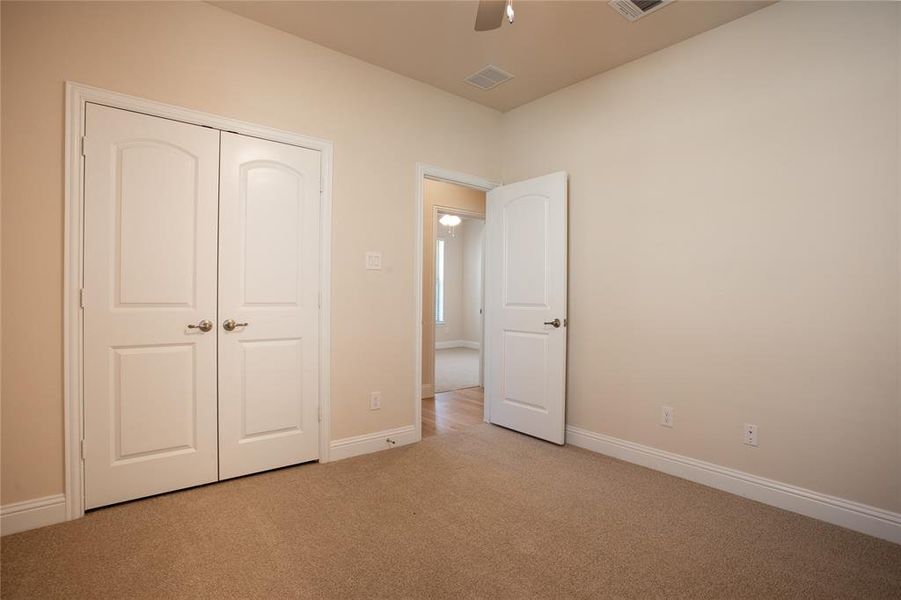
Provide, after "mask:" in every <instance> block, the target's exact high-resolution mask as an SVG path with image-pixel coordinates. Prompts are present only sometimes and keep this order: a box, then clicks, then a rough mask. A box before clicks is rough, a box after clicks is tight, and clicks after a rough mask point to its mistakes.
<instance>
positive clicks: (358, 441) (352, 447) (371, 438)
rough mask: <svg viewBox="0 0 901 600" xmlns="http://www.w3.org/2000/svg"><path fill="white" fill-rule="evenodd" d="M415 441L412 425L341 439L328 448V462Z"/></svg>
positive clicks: (414, 429)
mask: <svg viewBox="0 0 901 600" xmlns="http://www.w3.org/2000/svg"><path fill="white" fill-rule="evenodd" d="M389 439H391V440H392V441H393V442H394V443H393V444H392V443H391V442H389V441H388V440H389ZM415 441H416V427H414V426H413V425H407V426H406V427H398V428H396V429H388V430H385V431H376V432H375V433H367V434H366V435H358V436H356V437H349V438H342V439H340V440H334V441H332V443H331V446H329V460H330V461H333V460H341V459H342V458H350V457H351V456H359V455H361V454H369V453H371V452H378V451H379V450H388V449H389V448H397V447H398V446H406V445H407V444H412V443H413V442H415Z"/></svg>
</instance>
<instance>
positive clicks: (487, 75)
mask: <svg viewBox="0 0 901 600" xmlns="http://www.w3.org/2000/svg"><path fill="white" fill-rule="evenodd" d="M510 79H513V75H510V73H507V72H506V71H504V70H503V69H499V68H497V67H495V66H494V65H487V66H486V67H484V68H483V69H482V70H481V71H479V72H478V73H473V74H472V75H470V76H469V77H467V78H466V79H465V81H466V83H468V84H470V85H474V86H476V87H477V88H479V89H480V90H490V89H491V88H493V87H497V86H499V85H500V84H502V83H504V82H505V81H509V80H510Z"/></svg>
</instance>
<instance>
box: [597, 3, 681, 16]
mask: <svg viewBox="0 0 901 600" xmlns="http://www.w3.org/2000/svg"><path fill="white" fill-rule="evenodd" d="M672 1H673V0H610V6H612V7H613V10H615V11H616V12H618V13H619V14H621V15H622V16H624V17H626V18H627V19H629V20H630V21H637V20H638V19H640V18H642V17H643V16H645V15H648V14H650V13H652V12H654V11H655V10H657V9H658V8H663V7H664V6H666V5H667V4H669V3H670V2H672Z"/></svg>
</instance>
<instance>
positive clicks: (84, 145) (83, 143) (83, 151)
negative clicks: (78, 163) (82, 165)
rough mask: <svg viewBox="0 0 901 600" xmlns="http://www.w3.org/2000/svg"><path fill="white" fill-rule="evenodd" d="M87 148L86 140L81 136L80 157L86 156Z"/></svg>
mask: <svg viewBox="0 0 901 600" xmlns="http://www.w3.org/2000/svg"><path fill="white" fill-rule="evenodd" d="M87 146H88V138H87V137H86V136H81V155H82V156H87V155H88V150H87Z"/></svg>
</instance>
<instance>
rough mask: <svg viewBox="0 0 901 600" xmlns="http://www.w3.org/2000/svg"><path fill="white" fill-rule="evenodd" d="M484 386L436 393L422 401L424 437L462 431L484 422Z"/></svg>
mask: <svg viewBox="0 0 901 600" xmlns="http://www.w3.org/2000/svg"><path fill="white" fill-rule="evenodd" d="M483 396H484V393H483V392H482V388H480V387H472V388H466V389H462V390H454V391H452V392H443V393H441V394H435V397H434V398H425V399H423V401H422V437H424V438H425V437H429V436H432V435H438V434H441V433H449V432H451V431H460V430H461V429H466V428H467V427H471V426H472V425H478V424H480V423H482V419H483V418H484V409H483Z"/></svg>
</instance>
